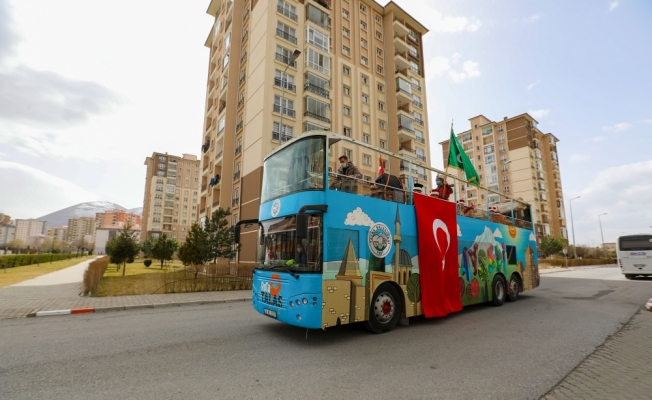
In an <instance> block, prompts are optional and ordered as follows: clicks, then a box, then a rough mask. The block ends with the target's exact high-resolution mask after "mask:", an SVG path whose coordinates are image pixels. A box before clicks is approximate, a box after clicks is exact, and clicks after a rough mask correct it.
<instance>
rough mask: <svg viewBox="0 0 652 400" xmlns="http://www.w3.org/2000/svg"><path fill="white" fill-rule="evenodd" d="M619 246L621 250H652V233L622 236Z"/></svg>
mask: <svg viewBox="0 0 652 400" xmlns="http://www.w3.org/2000/svg"><path fill="white" fill-rule="evenodd" d="M618 248H619V249H620V250H621V251H646V250H648V251H649V250H652V235H635V236H621V237H620V238H619V239H618Z"/></svg>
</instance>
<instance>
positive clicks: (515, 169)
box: [440, 113, 568, 244]
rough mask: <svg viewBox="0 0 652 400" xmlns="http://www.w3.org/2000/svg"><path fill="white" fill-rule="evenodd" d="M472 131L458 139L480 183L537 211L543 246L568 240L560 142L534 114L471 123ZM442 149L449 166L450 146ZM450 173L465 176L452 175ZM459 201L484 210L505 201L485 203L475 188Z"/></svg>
mask: <svg viewBox="0 0 652 400" xmlns="http://www.w3.org/2000/svg"><path fill="white" fill-rule="evenodd" d="M469 121H470V123H471V129H469V130H468V131H465V132H461V133H459V134H457V138H458V140H459V141H460V143H461V144H462V147H464V150H465V151H466V154H467V155H468V156H469V158H470V159H471V160H472V161H473V164H474V165H475V168H476V170H477V172H478V174H479V175H480V178H481V179H480V183H481V185H482V186H486V187H488V188H489V189H492V190H495V191H497V192H500V193H504V194H507V195H510V196H512V197H515V198H522V199H523V200H525V201H526V202H528V203H530V204H531V205H532V220H533V222H534V230H535V234H536V237H537V243H538V244H540V243H541V239H542V238H543V237H544V236H545V235H551V236H555V237H563V238H568V236H567V226H566V217H565V211H564V196H563V191H562V187H561V172H560V170H559V161H558V157H557V142H559V139H557V138H556V137H555V136H554V135H553V134H552V133H543V132H542V131H541V130H539V128H538V122H537V121H536V120H535V119H534V118H532V117H531V116H530V115H529V114H527V113H526V114H521V115H518V116H516V117H512V118H508V117H505V118H504V119H503V120H502V121H499V122H494V121H491V120H489V119H488V118H486V117H485V116H484V115H478V116H477V117H473V118H471V119H470V120H469ZM440 144H441V145H442V150H443V155H444V163H445V164H446V163H447V160H448V150H449V141H448V140H446V141H444V142H441V143H440ZM448 172H449V173H453V174H455V173H459V174H460V176H461V172H459V171H458V170H454V169H449V171H448ZM460 189H461V191H460V192H458V198H461V199H464V200H465V201H467V202H470V203H474V204H482V205H484V204H485V203H486V202H487V200H488V201H489V204H492V203H495V202H497V201H498V200H499V196H496V195H491V194H490V195H489V199H487V198H485V194H484V193H480V191H478V190H477V189H475V188H474V187H473V186H466V187H463V188H460Z"/></svg>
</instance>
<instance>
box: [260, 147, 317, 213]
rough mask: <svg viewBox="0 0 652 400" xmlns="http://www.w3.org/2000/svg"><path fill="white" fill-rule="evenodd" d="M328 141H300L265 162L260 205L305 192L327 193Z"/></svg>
mask: <svg viewBox="0 0 652 400" xmlns="http://www.w3.org/2000/svg"><path fill="white" fill-rule="evenodd" d="M325 141H326V139H325V138H324V137H310V138H306V139H304V140H299V141H297V142H295V143H293V144H292V145H290V146H288V147H286V148H285V149H283V150H281V151H279V152H278V153H276V154H274V155H273V156H271V157H270V158H268V159H267V160H265V164H264V168H263V188H262V193H261V203H265V202H267V201H269V200H273V199H275V198H277V197H281V196H285V195H287V194H290V193H295V192H299V191H303V190H324V180H325V171H324V170H325V168H324V167H325V165H326V154H325Z"/></svg>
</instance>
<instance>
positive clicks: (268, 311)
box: [263, 308, 276, 318]
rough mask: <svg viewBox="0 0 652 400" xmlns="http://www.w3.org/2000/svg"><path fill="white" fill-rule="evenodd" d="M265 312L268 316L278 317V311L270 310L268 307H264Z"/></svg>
mask: <svg viewBox="0 0 652 400" xmlns="http://www.w3.org/2000/svg"><path fill="white" fill-rule="evenodd" d="M263 312H264V313H265V315H267V316H268V317H272V318H276V311H272V310H268V309H266V308H264V309H263Z"/></svg>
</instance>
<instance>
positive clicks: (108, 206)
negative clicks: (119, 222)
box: [38, 201, 142, 228]
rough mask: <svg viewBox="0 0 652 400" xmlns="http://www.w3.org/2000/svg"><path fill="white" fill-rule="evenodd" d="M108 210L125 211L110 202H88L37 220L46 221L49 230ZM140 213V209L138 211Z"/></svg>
mask: <svg viewBox="0 0 652 400" xmlns="http://www.w3.org/2000/svg"><path fill="white" fill-rule="evenodd" d="M109 210H127V209H126V208H124V207H122V206H121V205H119V204H115V203H111V202H110V201H88V202H86V203H79V204H76V205H74V206H72V207H68V208H64V209H63V210H59V211H55V212H53V213H51V214H48V215H44V216H42V217H41V218H38V219H39V220H41V221H47V226H48V227H49V228H54V227H56V226H64V225H68V220H69V219H70V218H79V217H93V218H95V213H98V212H104V211H109ZM140 210H141V211H140V212H141V213H142V208H141V209H140Z"/></svg>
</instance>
